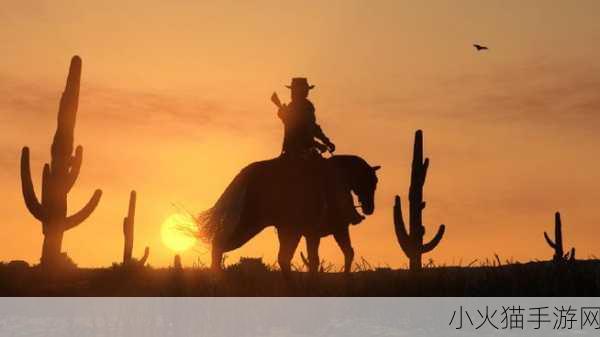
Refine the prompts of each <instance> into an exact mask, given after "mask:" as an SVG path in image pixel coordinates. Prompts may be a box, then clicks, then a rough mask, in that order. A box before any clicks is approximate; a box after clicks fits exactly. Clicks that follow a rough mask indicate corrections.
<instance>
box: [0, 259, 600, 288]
mask: <svg viewBox="0 0 600 337" xmlns="http://www.w3.org/2000/svg"><path fill="white" fill-rule="evenodd" d="M500 261H501V260H500V257H498V256H494V259H490V258H488V259H482V260H481V261H479V260H476V261H473V262H471V263H469V266H468V267H444V266H435V263H434V262H433V261H429V262H428V263H427V264H426V268H424V269H423V271H421V272H418V273H415V272H411V271H408V270H393V269H391V268H389V267H380V266H378V267H373V266H372V265H371V264H370V263H369V262H368V261H366V260H365V259H358V261H357V263H356V265H355V266H354V270H355V272H353V273H352V274H351V275H350V276H347V275H344V274H343V273H340V272H337V271H338V270H340V268H338V267H336V266H334V265H332V264H330V263H327V262H324V264H323V265H322V266H323V267H322V268H321V269H322V271H323V272H321V273H319V274H318V275H317V276H316V277H315V276H311V275H309V274H308V273H306V272H304V270H305V269H306V267H305V266H295V267H294V270H296V271H295V272H293V279H292V281H291V282H286V281H285V280H284V279H283V278H282V276H281V274H280V272H279V271H278V270H277V268H276V266H275V265H265V264H263V263H262V261H260V260H258V259H249V260H247V261H246V262H242V263H237V264H233V265H230V266H228V267H227V268H226V269H225V271H223V272H222V273H220V274H215V273H213V272H211V271H210V270H208V269H206V268H205V267H204V266H202V265H200V264H198V265H195V266H194V267H193V268H185V269H183V270H179V271H178V270H176V269H172V268H161V269H154V268H151V267H142V268H126V267H123V266H119V265H115V266H113V267H112V268H102V269H72V270H70V271H68V272H65V273H62V274H60V275H53V276H52V275H48V274H46V273H44V272H43V271H42V270H40V269H38V268H26V267H25V268H24V267H22V266H21V267H15V266H10V265H7V264H2V265H0V295H4V296H599V295H600V261H598V260H586V261H577V262H575V263H574V264H564V265H555V264H553V263H550V262H529V263H524V264H520V263H509V262H508V261H507V263H505V264H502V263H500ZM328 270H329V271H331V272H327V271H328Z"/></svg>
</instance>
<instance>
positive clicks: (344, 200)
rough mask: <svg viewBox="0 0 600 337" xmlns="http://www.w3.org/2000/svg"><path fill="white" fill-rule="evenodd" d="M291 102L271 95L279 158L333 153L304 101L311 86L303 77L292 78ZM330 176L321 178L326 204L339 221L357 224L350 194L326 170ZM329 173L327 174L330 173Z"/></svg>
mask: <svg viewBox="0 0 600 337" xmlns="http://www.w3.org/2000/svg"><path fill="white" fill-rule="evenodd" d="M286 87H288V88H289V89H291V102H290V103H289V104H287V105H286V104H281V103H280V102H279V98H278V97H277V95H276V94H273V97H272V98H271V99H272V100H273V102H274V103H275V104H277V106H278V107H279V111H278V112H277V116H278V117H279V118H280V119H281V120H282V121H283V124H284V137H283V148H282V151H281V156H282V157H284V158H285V157H287V158H289V157H291V158H313V157H317V158H319V159H322V157H321V155H320V153H324V152H326V151H329V152H330V153H332V154H333V152H334V151H335V145H334V144H333V142H331V140H330V139H329V138H328V137H327V136H326V135H325V133H324V132H323V130H322V129H321V127H320V126H319V124H317V121H316V116H315V106H314V105H313V104H312V102H311V101H310V100H308V93H309V91H310V90H311V89H313V88H314V85H309V84H308V80H307V79H306V78H304V77H294V78H292V83H291V85H286ZM318 169H320V170H321V171H326V170H327V168H326V165H319V166H318ZM329 173H331V174H333V175H334V177H333V179H329V178H332V177H324V178H325V180H324V183H325V185H326V191H327V200H328V204H329V205H331V206H333V207H334V208H337V212H336V213H337V215H338V219H337V220H339V221H340V222H342V223H345V224H347V223H351V224H358V223H360V222H361V221H362V220H363V219H364V217H363V216H362V215H360V214H359V213H358V212H357V211H356V208H355V207H354V201H353V200H352V195H351V193H350V190H349V188H348V187H347V186H346V184H344V183H343V181H342V179H341V177H339V175H338V174H336V173H335V172H329ZM331 174H329V175H331Z"/></svg>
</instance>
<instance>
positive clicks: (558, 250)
mask: <svg viewBox="0 0 600 337" xmlns="http://www.w3.org/2000/svg"><path fill="white" fill-rule="evenodd" d="M544 238H546V242H548V245H550V247H552V249H554V257H553V260H554V262H564V261H567V260H570V261H574V260H575V247H573V248H571V251H570V252H567V253H566V254H565V252H564V250H563V240H562V222H561V221H560V212H556V213H555V214H554V241H552V240H550V237H549V236H548V234H547V233H546V232H544Z"/></svg>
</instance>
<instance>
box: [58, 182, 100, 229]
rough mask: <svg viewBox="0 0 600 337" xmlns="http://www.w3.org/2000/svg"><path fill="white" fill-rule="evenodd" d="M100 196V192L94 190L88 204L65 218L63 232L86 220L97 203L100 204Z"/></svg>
mask: <svg viewBox="0 0 600 337" xmlns="http://www.w3.org/2000/svg"><path fill="white" fill-rule="evenodd" d="M101 196H102V191H101V190H96V191H95V192H94V195H93V196H92V198H91V199H90V200H89V201H88V203H87V204H86V205H85V206H84V207H83V208H82V209H81V210H80V211H79V212H77V213H75V214H73V215H71V216H69V217H67V218H66V219H65V223H64V230H65V231H68V230H69V229H71V228H73V227H75V226H77V225H79V224H80V223H82V222H83V221H85V219H87V218H88V217H89V216H90V214H92V212H93V211H94V209H96V206H98V202H100V197H101Z"/></svg>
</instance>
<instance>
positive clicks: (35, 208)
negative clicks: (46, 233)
mask: <svg viewBox="0 0 600 337" xmlns="http://www.w3.org/2000/svg"><path fill="white" fill-rule="evenodd" d="M46 175H47V173H46V168H45V167H44V176H46ZM21 188H22V190H23V198H24V199H25V205H26V206H27V209H28V210H29V212H30V213H31V214H32V215H33V216H34V217H35V218H36V219H38V220H39V221H42V222H43V221H45V214H44V213H45V212H44V207H43V205H42V204H41V203H40V202H39V200H38V198H37V196H36V194H35V190H34V188H33V181H32V180H31V169H30V165H29V148H28V147H24V148H23V150H22V151H21Z"/></svg>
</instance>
